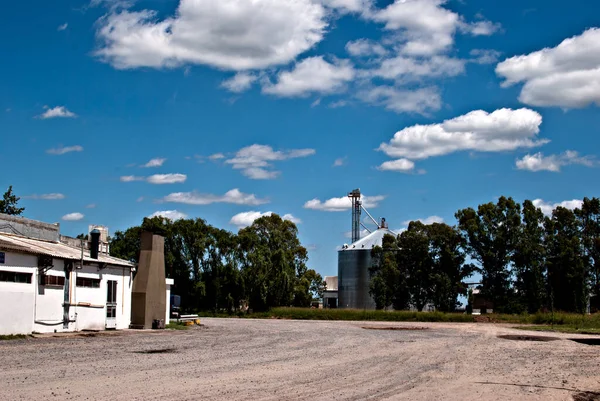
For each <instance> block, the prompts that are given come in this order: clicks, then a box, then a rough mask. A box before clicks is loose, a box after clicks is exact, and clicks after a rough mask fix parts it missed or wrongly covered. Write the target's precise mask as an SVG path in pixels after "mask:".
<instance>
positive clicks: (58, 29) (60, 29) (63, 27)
mask: <svg viewBox="0 0 600 401" xmlns="http://www.w3.org/2000/svg"><path fill="white" fill-rule="evenodd" d="M68 26H69V24H68V23H67V22H65V23H64V24H62V25H59V26H58V28H56V30H57V31H59V32H60V31H64V30H65V29H67V27H68Z"/></svg>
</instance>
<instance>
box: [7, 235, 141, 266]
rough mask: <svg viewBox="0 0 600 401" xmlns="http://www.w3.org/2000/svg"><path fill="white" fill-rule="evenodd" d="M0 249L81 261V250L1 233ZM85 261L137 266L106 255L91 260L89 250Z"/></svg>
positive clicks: (58, 243) (86, 251) (56, 243)
mask: <svg viewBox="0 0 600 401" xmlns="http://www.w3.org/2000/svg"><path fill="white" fill-rule="evenodd" d="M0 249H4V250H12V251H17V252H24V253H32V254H34V255H47V256H52V257H53V258H57V259H67V260H81V248H74V247H72V246H69V245H65V244H63V243H60V242H51V241H43V240H39V239H33V238H27V237H21V236H17V235H11V234H5V233H0ZM83 260H84V262H87V263H106V264H109V265H114V266H126V267H134V266H135V265H134V264H133V263H131V262H129V261H127V260H123V259H119V258H115V257H112V256H108V255H104V254H99V255H98V259H92V258H90V251H89V250H84V251H83Z"/></svg>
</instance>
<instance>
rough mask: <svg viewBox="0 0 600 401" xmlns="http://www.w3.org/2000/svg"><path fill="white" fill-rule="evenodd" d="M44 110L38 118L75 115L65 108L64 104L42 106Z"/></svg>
mask: <svg viewBox="0 0 600 401" xmlns="http://www.w3.org/2000/svg"><path fill="white" fill-rule="evenodd" d="M44 109H46V111H45V112H43V113H42V114H40V115H39V116H38V118H41V119H42V120H47V119H49V118H75V117H77V115H76V114H75V113H73V112H72V111H69V110H67V108H66V107H65V106H56V107H52V108H50V107H48V106H44Z"/></svg>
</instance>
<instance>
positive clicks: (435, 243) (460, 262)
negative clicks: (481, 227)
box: [427, 223, 475, 312]
mask: <svg viewBox="0 0 600 401" xmlns="http://www.w3.org/2000/svg"><path fill="white" fill-rule="evenodd" d="M427 233H428V236H429V248H430V253H431V257H432V265H433V269H432V277H431V279H430V280H431V285H432V289H431V295H430V297H431V302H432V303H433V305H434V307H435V309H436V310H439V311H442V312H452V311H454V310H455V309H456V307H457V306H458V305H459V302H458V296H459V295H466V294H467V286H466V285H465V284H464V282H463V280H464V279H466V278H467V277H469V276H471V274H473V271H474V270H475V266H473V265H472V264H470V263H468V264H466V263H465V259H466V255H465V251H464V249H465V247H466V240H465V238H464V237H463V236H462V235H461V234H460V232H459V231H458V230H457V229H456V228H454V227H450V226H449V225H447V224H443V223H433V224H431V225H429V226H427Z"/></svg>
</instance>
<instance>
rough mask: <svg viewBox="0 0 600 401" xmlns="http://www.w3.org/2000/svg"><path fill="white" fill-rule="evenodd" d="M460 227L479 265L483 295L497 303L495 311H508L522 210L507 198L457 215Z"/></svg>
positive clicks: (471, 254) (464, 210) (471, 253)
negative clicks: (514, 255)
mask: <svg viewBox="0 0 600 401" xmlns="http://www.w3.org/2000/svg"><path fill="white" fill-rule="evenodd" d="M456 218H457V219H458V228H459V229H460V231H461V232H462V233H463V235H464V236H465V238H467V246H466V249H467V252H468V253H469V255H470V256H471V257H472V258H473V259H474V260H476V261H477V262H478V264H479V269H478V270H479V271H480V272H481V275H482V284H483V289H482V294H483V295H484V296H486V297H487V298H488V299H489V300H490V301H492V302H493V303H494V310H495V311H498V312H502V311H507V310H508V309H509V303H510V299H511V296H512V294H511V280H510V278H511V272H510V270H509V264H510V261H511V259H512V256H513V253H514V251H515V247H516V243H517V241H518V239H519V230H520V226H521V208H520V205H519V204H518V203H516V202H515V201H514V200H513V199H512V198H505V197H504V196H503V197H501V198H500V199H498V202H497V203H496V204H494V203H486V204H484V205H479V207H478V209H477V211H475V210H473V209H472V208H468V209H463V210H459V211H458V212H457V213H456Z"/></svg>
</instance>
